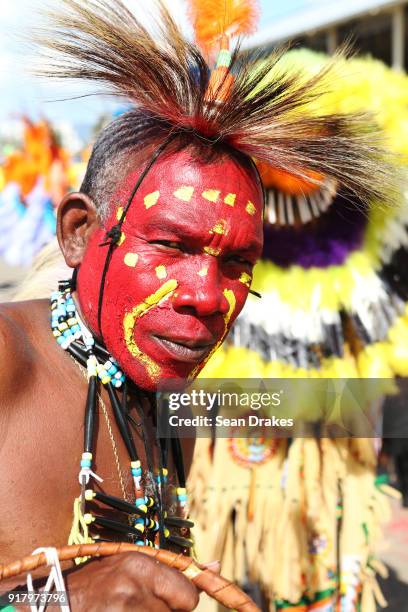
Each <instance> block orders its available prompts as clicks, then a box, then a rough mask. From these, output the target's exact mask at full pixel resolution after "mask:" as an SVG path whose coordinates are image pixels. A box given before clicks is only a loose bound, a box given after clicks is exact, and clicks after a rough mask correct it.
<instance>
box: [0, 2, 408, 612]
mask: <svg viewBox="0 0 408 612" xmlns="http://www.w3.org/2000/svg"><path fill="white" fill-rule="evenodd" d="M54 1H55V2H57V1H58V0H54ZM48 4H49V5H50V4H51V5H52V3H51V2H48ZM127 4H128V6H129V7H130V8H131V9H132V10H133V9H134V10H135V11H137V10H140V3H138V2H137V1H136V0H133V1H132V0H127ZM169 4H170V9H171V11H172V13H173V15H174V16H175V17H176V20H177V21H178V22H179V23H180V24H181V25H182V27H183V29H184V30H185V32H186V33H187V35H189V36H190V35H191V28H190V26H189V24H188V20H187V16H186V7H185V5H184V2H183V0H171V3H169ZM260 4H261V19H260V27H259V29H258V31H257V33H256V34H254V35H253V36H251V37H249V38H248V39H247V40H246V41H245V43H244V46H245V47H246V48H247V49H250V50H253V51H254V52H259V51H260V50H261V49H262V53H268V52H269V51H271V50H272V49H273V48H274V47H276V46H280V45H285V44H288V43H289V42H290V44H291V46H293V47H306V48H309V49H312V50H315V51H320V52H325V53H328V54H332V53H334V52H335V51H336V49H337V48H338V47H339V46H340V45H342V44H344V43H346V42H351V43H352V45H353V48H354V49H355V51H356V53H357V54H361V55H364V56H367V55H370V56H372V57H373V58H377V59H379V60H381V61H382V62H384V63H385V64H386V65H388V66H390V67H392V68H393V69H394V70H396V71H404V70H407V69H408V2H406V1H403V0H400V1H395V0H342V1H339V0H286V1H285V2H272V0H261V2H260ZM138 5H139V9H138ZM43 6H44V2H39V1H38V0H14V2H8V1H6V0H3V2H1V4H0V82H1V95H0V300H1V301H4V300H7V299H9V298H11V297H12V295H13V292H14V291H15V288H16V286H17V285H18V283H19V282H20V280H21V279H22V278H23V277H24V275H25V274H26V273H27V270H29V268H30V266H31V264H32V261H33V258H34V257H35V255H36V253H38V251H39V250H40V249H41V248H42V247H43V246H44V245H45V244H47V243H48V242H49V241H50V240H51V239H52V238H53V236H54V234H55V211H56V207H57V206H58V203H59V201H60V200H61V198H62V196H63V194H64V193H65V192H66V191H67V190H69V189H77V188H78V186H79V185H80V183H81V179H82V176H83V174H84V171H85V167H86V162H87V159H88V156H89V153H90V149H91V146H92V142H93V140H94V138H95V135H96V134H97V133H98V132H99V130H100V129H101V127H102V126H103V125H105V124H106V123H107V122H109V121H110V120H111V119H112V117H114V116H116V115H117V114H119V113H121V112H123V111H124V110H125V109H126V106H125V105H124V104H122V103H121V102H120V101H117V100H116V101H113V100H112V99H109V98H107V97H105V96H103V95H98V96H87V93H88V91H87V89H86V87H84V86H83V85H81V86H80V87H79V86H73V85H69V86H67V85H66V84H65V85H59V84H57V83H49V82H44V81H43V80H40V79H38V78H35V77H34V76H32V74H31V69H32V67H33V66H34V65H35V54H34V51H33V48H32V45H31V44H30V40H29V37H30V30H31V29H32V28H33V27H34V26H36V25H37V22H38V21H39V18H38V11H39V9H40V8H41V7H43ZM146 6H148V0H144V2H143V12H146ZM147 18H148V17H147ZM381 546H382V548H381V551H380V553H381V557H382V559H383V560H384V561H385V562H386V564H387V565H388V566H389V568H390V570H391V579H390V580H388V581H387V582H386V583H385V584H384V585H383V586H384V592H385V595H386V597H387V598H388V600H389V602H390V608H389V609H390V610H393V611H397V610H398V611H402V610H408V589H407V583H408V514H407V511H405V510H403V509H402V508H401V507H400V504H399V502H395V504H394V513H393V519H392V521H391V523H390V525H389V526H388V528H387V531H386V537H385V538H384V541H383V544H382V545H381Z"/></svg>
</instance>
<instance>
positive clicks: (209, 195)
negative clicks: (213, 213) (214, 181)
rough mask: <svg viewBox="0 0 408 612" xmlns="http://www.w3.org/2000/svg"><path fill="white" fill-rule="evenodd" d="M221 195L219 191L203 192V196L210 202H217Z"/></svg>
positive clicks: (209, 190)
mask: <svg viewBox="0 0 408 612" xmlns="http://www.w3.org/2000/svg"><path fill="white" fill-rule="evenodd" d="M220 193H221V192H220V191H218V190H217V189H207V190H206V191H203V193H202V194H201V195H202V196H203V198H204V199H205V200H208V201H209V202H217V201H218V198H219V197H220Z"/></svg>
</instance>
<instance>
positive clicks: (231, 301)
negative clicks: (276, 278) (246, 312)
mask: <svg viewBox="0 0 408 612" xmlns="http://www.w3.org/2000/svg"><path fill="white" fill-rule="evenodd" d="M223 295H224V297H225V299H226V300H227V302H228V306H229V308H228V312H227V313H226V314H225V315H224V325H225V328H224V333H223V334H222V336H221V338H220V340H218V342H217V343H216V344H215V345H214V346H213V348H212V349H211V351H210V352H209V353H208V355H207V357H206V358H205V359H204V361H202V362H201V363H199V364H198V365H197V366H196V367H195V368H194V370H193V371H192V372H191V374H190V376H189V377H188V380H192V379H193V378H195V377H196V376H197V374H198V372H199V371H200V370H201V369H202V368H203V367H204V366H205V364H206V363H207V362H208V361H209V360H210V359H211V357H212V356H213V355H214V353H215V351H217V350H218V349H219V348H220V346H221V344H222V343H223V342H224V340H225V336H226V335H227V334H228V331H229V330H228V326H229V322H230V321H231V317H232V315H233V314H234V311H235V307H236V305H237V298H236V297H235V293H234V292H233V291H232V289H224V291H223Z"/></svg>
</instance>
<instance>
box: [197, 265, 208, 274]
mask: <svg viewBox="0 0 408 612" xmlns="http://www.w3.org/2000/svg"><path fill="white" fill-rule="evenodd" d="M197 274H198V276H207V274H208V268H207V267H206V268H201V270H200V271H199V272H197Z"/></svg>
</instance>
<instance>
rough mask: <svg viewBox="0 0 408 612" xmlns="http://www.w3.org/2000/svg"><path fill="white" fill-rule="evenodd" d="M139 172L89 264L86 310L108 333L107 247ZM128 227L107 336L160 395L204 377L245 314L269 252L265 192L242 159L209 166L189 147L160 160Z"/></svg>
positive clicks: (112, 282) (111, 288) (82, 298)
mask: <svg viewBox="0 0 408 612" xmlns="http://www.w3.org/2000/svg"><path fill="white" fill-rule="evenodd" d="M139 173H140V170H137V171H135V172H133V173H131V174H130V175H129V176H128V177H127V178H126V180H125V184H124V185H123V188H122V189H121V191H120V193H119V194H118V195H117V197H116V199H115V202H113V203H112V211H113V212H112V215H111V218H110V219H109V221H108V223H107V224H106V228H101V229H98V230H96V231H95V232H94V234H93V235H92V236H91V239H90V241H89V244H88V247H87V250H86V253H85V256H84V260H83V262H82V264H81V266H80V270H79V275H78V297H79V302H80V307H81V311H82V313H83V315H84V317H85V319H86V321H87V323H88V325H89V326H90V327H91V328H92V329H93V331H94V332H96V333H97V334H98V335H99V333H98V295H99V286H100V279H101V274H102V269H103V266H104V262H105V257H106V252H107V248H108V247H106V246H105V247H101V246H99V245H100V243H102V242H104V238H105V232H106V229H109V228H110V227H112V226H113V225H115V224H116V223H117V218H118V216H120V207H124V206H126V203H127V199H128V197H129V194H130V193H131V191H132V189H133V187H134V185H135V183H136V181H137V178H138V175H139ZM118 209H119V210H118ZM122 231H123V234H122V239H121V241H120V245H119V246H117V247H116V248H115V250H114V253H113V256H112V260H111V263H110V266H109V271H108V274H107V278H106V282H105V292H104V301H103V308H102V332H103V338H104V341H105V344H106V347H107V349H108V350H109V352H110V353H111V354H112V355H113V356H114V357H115V358H116V359H117V361H118V362H119V364H120V365H121V367H122V368H123V370H124V371H125V373H126V374H127V375H128V376H130V378H131V379H132V380H133V381H134V382H135V383H137V384H138V385H139V386H140V387H142V388H144V389H149V390H154V389H155V388H156V387H157V383H158V381H159V380H160V379H161V378H187V377H189V376H194V375H196V374H197V373H198V371H199V370H200V368H201V367H202V366H203V364H204V362H205V361H206V359H207V358H208V356H209V355H210V353H211V352H212V351H213V350H214V348H215V347H217V345H219V344H220V342H221V341H222V340H223V339H224V337H225V335H226V333H227V332H228V330H229V328H230V326H231V325H232V323H233V321H234V320H235V318H236V317H237V316H238V314H239V312H240V311H241V309H242V307H243V305H244V303H245V300H246V298H247V295H248V289H249V286H250V281H251V272H252V267H253V265H254V264H255V262H256V260H257V258H258V257H259V256H260V253H261V249H262V193H261V191H260V188H259V186H258V185H257V183H256V182H255V180H254V177H253V175H252V174H250V173H249V172H248V171H247V170H246V169H244V168H242V167H241V166H240V165H239V164H238V163H237V162H236V161H234V160H232V159H225V160H223V161H218V162H217V163H211V164H202V163H200V162H198V161H196V160H193V159H192V158H191V156H190V155H189V154H188V152H186V151H184V152H182V153H178V154H173V155H171V156H167V157H166V158H163V159H159V161H158V162H156V164H155V165H154V166H153V168H152V169H151V171H150V173H149V174H148V175H147V177H146V178H145V179H144V181H143V182H142V184H141V186H140V188H139V190H138V192H137V194H136V196H135V198H134V200H133V203H132V205H131V207H130V209H129V211H128V213H127V215H126V219H125V221H124V223H123V225H122Z"/></svg>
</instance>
